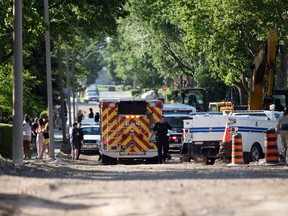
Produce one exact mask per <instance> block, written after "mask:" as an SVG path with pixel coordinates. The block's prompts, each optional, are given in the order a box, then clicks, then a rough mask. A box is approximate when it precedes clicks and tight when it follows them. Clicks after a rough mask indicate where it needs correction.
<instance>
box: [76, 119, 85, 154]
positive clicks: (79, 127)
mask: <svg viewBox="0 0 288 216" xmlns="http://www.w3.org/2000/svg"><path fill="white" fill-rule="evenodd" d="M81 127H82V123H81V122H80V123H78V133H79V135H78V137H77V142H78V154H77V157H76V160H79V156H80V153H81V146H82V141H83V138H84V134H83V130H82V128H81Z"/></svg>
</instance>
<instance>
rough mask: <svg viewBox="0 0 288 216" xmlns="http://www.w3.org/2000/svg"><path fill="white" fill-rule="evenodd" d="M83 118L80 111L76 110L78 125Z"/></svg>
mask: <svg viewBox="0 0 288 216" xmlns="http://www.w3.org/2000/svg"><path fill="white" fill-rule="evenodd" d="M83 118H84V115H83V113H82V111H81V110H78V113H77V122H78V123H79V122H81V121H82V119H83Z"/></svg>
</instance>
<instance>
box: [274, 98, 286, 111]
mask: <svg viewBox="0 0 288 216" xmlns="http://www.w3.org/2000/svg"><path fill="white" fill-rule="evenodd" d="M274 104H275V111H283V110H284V106H283V105H282V104H281V101H280V99H279V98H276V99H275V101H274Z"/></svg>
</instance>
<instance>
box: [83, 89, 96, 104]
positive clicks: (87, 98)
mask: <svg viewBox="0 0 288 216" xmlns="http://www.w3.org/2000/svg"><path fill="white" fill-rule="evenodd" d="M99 99H100V97H99V94H97V93H96V92H95V91H94V92H93V91H92V92H87V93H85V96H84V102H85V103H89V102H90V101H97V102H99Z"/></svg>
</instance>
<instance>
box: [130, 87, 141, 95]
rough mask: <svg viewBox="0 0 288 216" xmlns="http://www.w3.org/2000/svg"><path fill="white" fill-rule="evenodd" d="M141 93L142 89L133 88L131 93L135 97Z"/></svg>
mask: <svg viewBox="0 0 288 216" xmlns="http://www.w3.org/2000/svg"><path fill="white" fill-rule="evenodd" d="M140 94H141V90H140V89H132V90H131V95H132V96H133V97H136V96H138V95H140Z"/></svg>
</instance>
